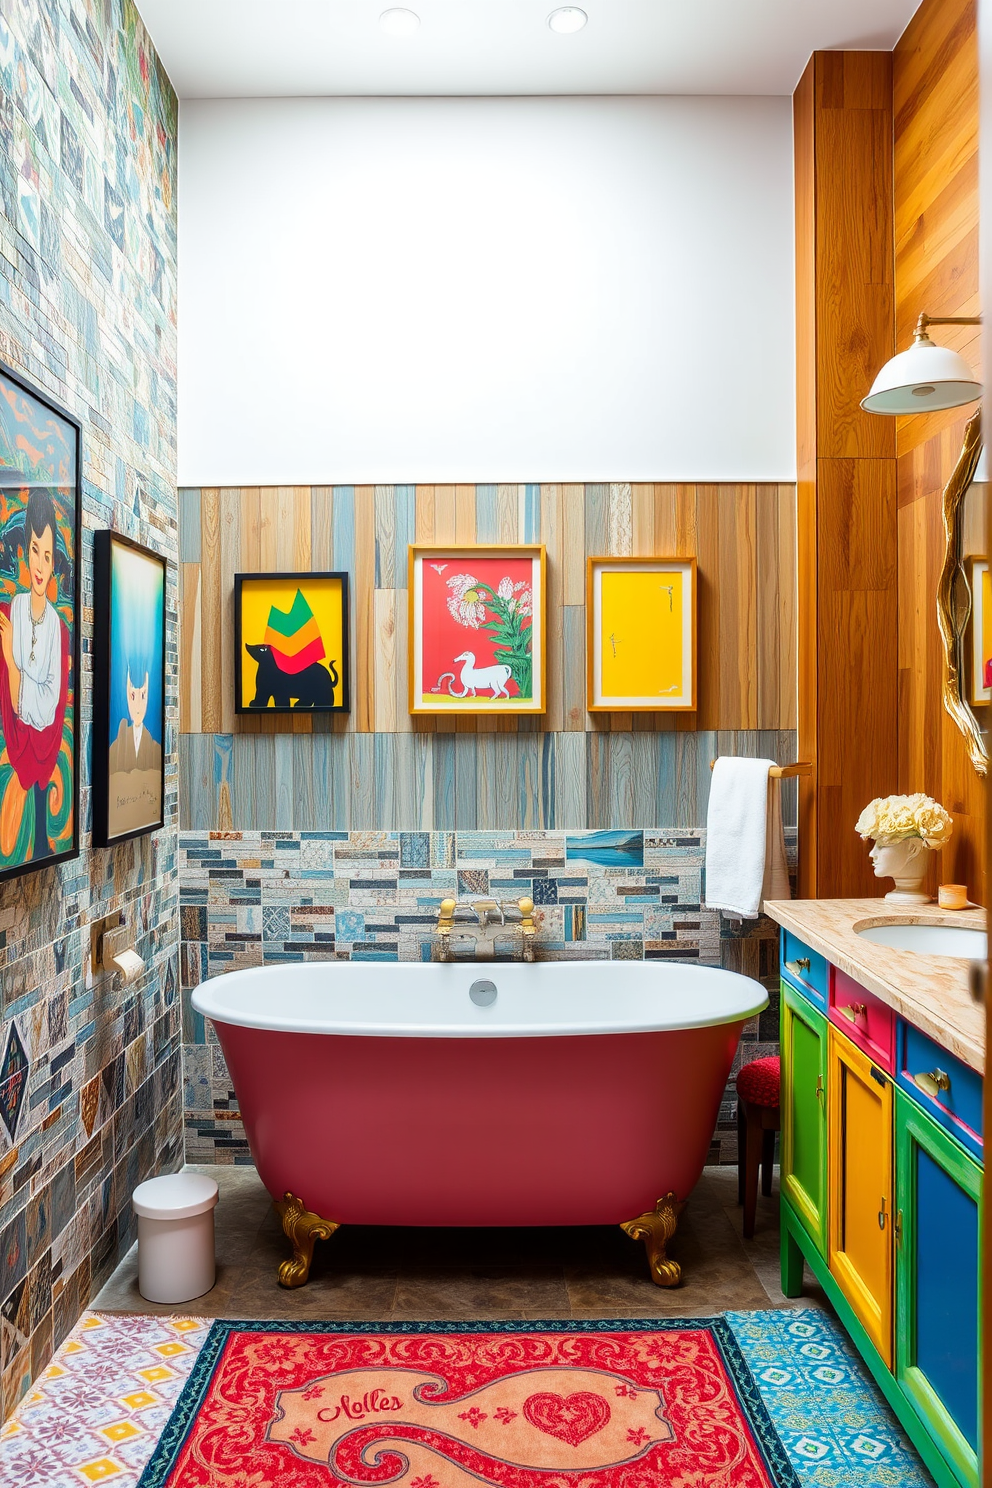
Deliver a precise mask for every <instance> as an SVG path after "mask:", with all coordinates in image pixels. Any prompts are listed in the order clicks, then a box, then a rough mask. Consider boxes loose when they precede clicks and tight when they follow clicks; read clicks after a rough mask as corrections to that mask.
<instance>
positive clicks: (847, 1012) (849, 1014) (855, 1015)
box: [837, 1002, 868, 1023]
mask: <svg viewBox="0 0 992 1488" xmlns="http://www.w3.org/2000/svg"><path fill="white" fill-rule="evenodd" d="M837 1011H838V1012H839V1013H843V1014H844V1017H845V1018H850V1020H851V1022H852V1023H856V1022H857V1021H858V1019H859V1018H867V1016H868V1004H867V1003H866V1002H852V1003H850V1005H849V1006H848V1007H839V1008H838V1009H837Z"/></svg>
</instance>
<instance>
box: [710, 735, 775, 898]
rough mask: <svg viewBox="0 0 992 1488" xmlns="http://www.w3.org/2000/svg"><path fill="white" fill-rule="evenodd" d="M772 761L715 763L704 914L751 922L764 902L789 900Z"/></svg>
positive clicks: (755, 760) (744, 760) (739, 760)
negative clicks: (709, 912)
mask: <svg viewBox="0 0 992 1488" xmlns="http://www.w3.org/2000/svg"><path fill="white" fill-rule="evenodd" d="M774 763H775V762H774V760H759V759H726V758H724V759H718V760H717V762H716V764H715V765H714V766H713V781H712V784H711V785H710V804H709V810H708V811H707V813H706V908H707V909H722V910H723V911H724V913H725V914H729V915H734V916H738V917H740V918H741V919H745V920H755V919H757V918H758V915H759V914H760V913H761V906H762V904H763V903H764V901H765V900H766V899H790V898H791V897H792V895H791V892H790V889H789V871H788V868H787V867H786V862H785V834H784V832H783V830H782V797H781V791H780V789H779V782H778V781H777V780H772V779H771V778H770V777H769V774H768V771H769V770H770V769H771V767H772V765H773V764H774Z"/></svg>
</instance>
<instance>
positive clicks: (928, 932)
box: [857, 925, 988, 961]
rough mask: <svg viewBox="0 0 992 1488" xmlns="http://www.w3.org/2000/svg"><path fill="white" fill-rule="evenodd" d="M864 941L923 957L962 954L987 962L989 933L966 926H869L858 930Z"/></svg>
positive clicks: (965, 956)
mask: <svg viewBox="0 0 992 1488" xmlns="http://www.w3.org/2000/svg"><path fill="white" fill-rule="evenodd" d="M857 933H858V934H859V935H860V936H861V938H862V940H871V941H873V942H874V943H875V945H883V946H889V947H890V948H891V949H892V950H894V951H918V952H919V953H920V954H921V955H923V956H962V957H964V958H965V959H966V960H971V961H984V960H985V957H986V956H987V955H988V936H987V935H986V933H985V931H984V930H969V929H967V928H966V927H965V926H964V925H868V926H866V927H865V929H864V930H859V931H858V932H857Z"/></svg>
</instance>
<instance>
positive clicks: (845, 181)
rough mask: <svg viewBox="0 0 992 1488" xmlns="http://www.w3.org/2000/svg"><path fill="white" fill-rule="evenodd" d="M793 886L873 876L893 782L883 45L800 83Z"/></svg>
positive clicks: (870, 880) (826, 887) (833, 889)
mask: <svg viewBox="0 0 992 1488" xmlns="http://www.w3.org/2000/svg"><path fill="white" fill-rule="evenodd" d="M793 112H794V127H795V157H796V296H797V317H796V349H797V377H796V394H797V438H798V455H799V458H798V474H799V489H798V547H799V758H800V759H809V760H812V761H813V763H814V773H813V776H812V777H811V778H809V779H805V780H801V781H800V793H799V863H800V868H799V893H800V895H801V896H802V897H819V898H850V897H854V896H857V895H862V894H875V893H877V892H878V887H879V886H878V882H877V880H876V879H875V878H874V876H873V874H872V869H871V863H870V861H869V859H868V854H867V851H866V845H865V844H864V843H862V841H861V839H860V838H859V837H858V836H857V835H856V833H855V831H854V824H855V822H856V821H857V818H858V815H859V813H860V811H861V809H862V807H863V806H865V805H866V803H867V802H868V801H870V800H871V799H872V797H873V796H878V795H887V794H889V793H890V792H892V791H895V790H897V788H898V776H897V771H898V747H897V715H898V650H897V613H898V610H897V601H898V596H897V588H896V552H897V522H896V464H895V452H896V451H895V420H894V419H887V418H879V417H877V416H873V415H871V414H866V413H863V412H862V411H861V408H860V407H859V404H860V401H861V399H862V398H863V397H864V395H865V393H866V392H867V391H868V388H869V386H870V385H871V382H872V380H873V378H874V376H875V373H876V372H877V371H878V369H879V367H881V365H882V364H883V362H885V361H886V360H887V359H888V358H889V357H890V356H891V355H892V353H893V351H894V305H893V207H892V58H891V55H890V54H889V53H887V52H814V54H813V56H812V57H811V58H810V61H809V65H808V66H807V68H806V71H805V72H804V74H803V76H802V79H801V81H800V83H799V86H798V88H797V89H796V93H795V96H794V99H793Z"/></svg>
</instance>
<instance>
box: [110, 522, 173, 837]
mask: <svg viewBox="0 0 992 1488" xmlns="http://www.w3.org/2000/svg"><path fill="white" fill-rule="evenodd" d="M115 548H120V549H121V550H127V551H128V552H130V553H132V554H137V555H138V557H139V558H141V559H142V560H143V561H145V562H147V563H151V564H155V565H156V566H158V567H160V568H161V570H162V604H161V616H160V621H159V626H160V635H161V658H160V659H155V658H153V660H154V661H155V672H156V675H157V678H158V683H159V693H158V697H159V706H158V707H157V708H156V710H155V717H154V718H153V719H152V720H151V721H150V722H149V723H148V724H147V725H143V733H147V734H148V736H149V743H150V745H151V746H154V745H155V744H156V743H157V745H158V751H159V754H158V765H157V767H156V766H155V764H154V758H152V761H151V763H150V764H148V763H147V762H146V766H145V769H144V771H142V772H140V773H141V774H142V775H143V776H144V777H145V779H146V780H147V775H148V774H151V773H153V772H154V771H155V770H156V768H157V772H158V807H159V809H158V811H157V813H155V819H154V820H151V819H149V820H143V821H141V822H140V823H139V824H136V825H134V826H127V827H125V821H126V805H125V804H124V803H123V801H122V797H121V787H120V786H115V785H114V784H113V783H112V782H113V779H114V777H116V778H118V779H119V778H120V774H121V771H120V769H119V767H118V770H117V771H115V770H114V769H113V765H114V764H116V763H118V761H119V759H120V755H118V756H117V758H116V759H115V758H114V755H115V751H116V750H118V749H120V750H123V748H124V746H125V744H126V743H127V742H128V741H127V734H128V731H129V730H130V732H131V734H132V739H133V725H127V724H126V723H125V722H124V720H123V718H121V719H120V721H119V723H118V738H117V740H115V743H114V744H111V738H110V736H111V731H112V727H113V723H112V709H113V712H114V716H116V715H117V714H118V713H119V712H120V709H119V706H118V707H115V706H114V703H113V701H112V699H113V697H114V696H115V686H114V684H115V639H116V635H115V624H116V625H118V626H120V625H122V624H123V623H124V620H123V618H122V616H121V613H120V612H121V608H122V606H123V603H124V600H123V596H122V595H118V594H117V593H116V586H115V583H114V562H113V559H114V549H115ZM169 566H170V565H169V560H168V559H167V558H166V557H165V556H164V555H163V554H161V553H158V552H156V551H155V549H154V548H147V547H145V546H144V545H143V544H142V543H139V542H135V541H134V540H133V539H132V538H130V537H125V536H124V535H123V533H120V532H113V531H110V530H107V529H105V530H103V531H101V532H97V533H95V534H94V539H93V750H92V755H93V782H92V802H93V845H94V847H114V846H116V845H117V843H119V842H128V841H130V840H131V839H132V838H133V837H143V836H145V835H146V834H147V833H149V832H157V831H158V830H159V829H160V828H162V827H164V826H165V760H166V747H165V746H166V738H165V730H166V716H167V695H166V618H167V598H168V590H169ZM116 660H117V664H118V667H119V663H120V655H119V654H118V655H117V657H116ZM150 675H151V669H150V667H149V669H148V679H149V680H150ZM129 680H130V679H129V678H126V679H124V685H125V689H126V690H127V688H128V682H129ZM117 681H118V683H119V682H120V681H121V679H120V678H119V677H118V678H117ZM116 695H118V696H119V693H118V694H116ZM144 717H147V714H145V715H144ZM156 727H157V728H158V730H159V738H158V740H156V739H155V735H154V732H153V730H154V729H155V728H156ZM121 731H123V738H122V737H121ZM142 742H144V741H143V740H142ZM152 754H153V750H152ZM137 768H138V767H137V765H135V766H134V767H133V770H134V771H137ZM134 809H135V810H136V811H140V806H137V807H135V808H134Z"/></svg>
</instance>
